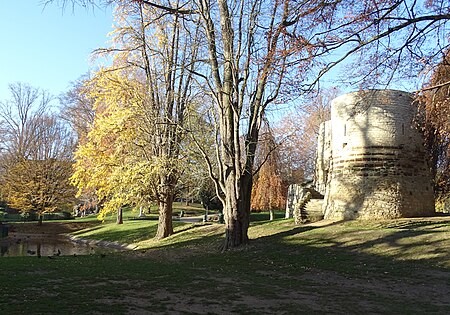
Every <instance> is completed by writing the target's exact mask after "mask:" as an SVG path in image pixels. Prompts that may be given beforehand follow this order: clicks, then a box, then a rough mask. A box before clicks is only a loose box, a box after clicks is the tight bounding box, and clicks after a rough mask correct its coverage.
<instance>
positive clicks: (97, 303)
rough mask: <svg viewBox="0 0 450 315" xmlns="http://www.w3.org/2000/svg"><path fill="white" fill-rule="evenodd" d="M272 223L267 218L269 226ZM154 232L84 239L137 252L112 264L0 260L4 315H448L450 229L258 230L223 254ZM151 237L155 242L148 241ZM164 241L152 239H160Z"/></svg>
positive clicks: (329, 225)
mask: <svg viewBox="0 0 450 315" xmlns="http://www.w3.org/2000/svg"><path fill="white" fill-rule="evenodd" d="M263 215H265V214H259V215H257V216H256V218H259V219H261V218H262V216H263ZM155 228H156V221H154V220H145V221H134V220H129V221H125V224H124V225H122V226H117V225H114V224H110V223H108V224H103V225H101V226H100V227H97V228H92V227H91V228H90V229H86V230H84V231H80V232H79V233H78V234H79V235H80V236H83V237H93V238H109V239H110V240H115V241H125V242H127V243H135V244H137V245H139V246H140V249H139V250H137V251H134V252H126V253H120V254H111V255H107V256H106V257H103V256H97V255H94V256H84V257H57V258H55V259H43V258H42V259H37V258H35V257H11V258H5V259H1V260H0V264H1V266H2V268H1V271H0V283H1V290H2V292H1V293H2V294H0V309H2V311H3V312H5V314H6V313H7V314H16V313H33V314H39V313H59V314H63V313H64V314H66V313H75V312H76V313H80V312H81V313H90V314H92V313H99V314H124V313H131V314H133V313H134V314H154V313H160V314H169V313H190V314H206V313H209V314H225V313H233V312H234V313H240V314H275V313H276V314H299V313H305V314H306V313H317V312H321V313H327V314H328V313H336V314H342V313H351V314H355V313H384V314H386V313H392V314H393V313H395V314H397V313H400V314H424V313H435V314H448V313H450V300H449V296H450V272H449V271H450V218H448V217H441V218H424V219H404V220H395V221H383V222H376V223H367V222H338V223H333V222H326V221H323V222H320V223H318V224H313V225H304V226H294V225H293V222H292V220H280V219H278V220H275V221H274V222H269V221H257V222H254V223H253V224H252V226H251V228H250V231H249V233H250V237H251V238H252V242H251V243H250V245H248V246H245V247H243V248H241V249H239V250H234V251H229V252H225V253H220V252H218V250H217V248H218V246H219V245H220V242H221V238H222V235H223V232H224V227H223V226H222V225H218V224H205V225H204V224H184V223H178V222H177V224H176V231H177V233H176V234H175V235H173V236H171V237H169V238H167V239H166V240H163V241H160V242H156V241H154V240H152V239H149V238H148V235H149V231H150V233H153V231H152V229H155ZM145 235H146V236H145ZM151 235H154V234H151Z"/></svg>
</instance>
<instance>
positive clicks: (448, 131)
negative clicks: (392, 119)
mask: <svg viewBox="0 0 450 315" xmlns="http://www.w3.org/2000/svg"><path fill="white" fill-rule="evenodd" d="M418 100H419V104H420V111H419V123H420V125H421V127H422V130H423V132H424V135H425V145H426V147H427V149H428V152H429V156H430V165H431V168H432V171H433V175H434V178H435V180H434V183H435V193H436V197H437V199H438V201H441V200H444V199H446V198H448V197H449V193H450V53H449V52H447V53H446V54H445V55H444V57H443V59H442V61H441V63H440V64H439V65H438V66H437V67H436V69H435V70H434V72H433V74H432V76H431V79H430V82H429V83H428V84H427V85H426V86H425V87H424V90H423V92H422V93H421V94H420V95H419V97H418Z"/></svg>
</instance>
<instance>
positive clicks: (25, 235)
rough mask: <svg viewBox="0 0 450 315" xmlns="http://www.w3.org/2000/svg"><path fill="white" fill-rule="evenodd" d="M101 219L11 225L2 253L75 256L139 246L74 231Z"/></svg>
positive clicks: (93, 224) (2, 240)
mask: <svg viewBox="0 0 450 315" xmlns="http://www.w3.org/2000/svg"><path fill="white" fill-rule="evenodd" d="M98 224H99V223H97V222H45V223H43V224H42V225H38V224H37V223H35V222H33V223H31V222H30V223H15V224H10V233H9V235H8V237H6V238H3V239H1V240H0V245H1V256H37V257H41V256H49V257H52V256H72V255H91V254H95V253H105V252H111V251H123V250H131V249H135V248H136V247H135V246H131V245H128V244H119V243H116V242H108V241H96V240H89V239H82V238H79V237H75V236H72V235H70V233H73V232H76V231H79V230H82V229H85V228H89V227H93V226H96V225H98Z"/></svg>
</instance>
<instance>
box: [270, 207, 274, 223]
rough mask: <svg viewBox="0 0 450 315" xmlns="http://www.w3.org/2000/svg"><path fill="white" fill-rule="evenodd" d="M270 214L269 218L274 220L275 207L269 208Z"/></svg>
mask: <svg viewBox="0 0 450 315" xmlns="http://www.w3.org/2000/svg"><path fill="white" fill-rule="evenodd" d="M269 215H270V218H269V220H270V221H273V219H275V213H274V212H273V209H269Z"/></svg>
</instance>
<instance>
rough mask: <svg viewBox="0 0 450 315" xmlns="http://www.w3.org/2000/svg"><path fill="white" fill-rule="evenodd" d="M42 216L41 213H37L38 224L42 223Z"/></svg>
mask: <svg viewBox="0 0 450 315" xmlns="http://www.w3.org/2000/svg"><path fill="white" fill-rule="evenodd" d="M42 217H43V215H42V214H41V213H38V225H42Z"/></svg>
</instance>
